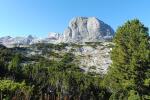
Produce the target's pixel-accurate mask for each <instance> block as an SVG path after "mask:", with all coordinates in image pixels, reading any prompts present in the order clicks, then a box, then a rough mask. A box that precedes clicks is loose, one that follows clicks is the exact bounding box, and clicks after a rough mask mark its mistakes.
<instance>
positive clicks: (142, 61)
mask: <svg viewBox="0 0 150 100" xmlns="http://www.w3.org/2000/svg"><path fill="white" fill-rule="evenodd" d="M148 39H149V35H148V28H147V27H145V26H144V25H143V24H142V23H141V22H140V21H139V20H137V19H134V20H131V21H128V22H126V23H125V24H124V25H123V26H121V27H119V28H118V29H117V31H116V35H115V37H114V40H113V42H114V44H115V47H114V48H113V50H112V53H111V59H112V65H111V67H110V69H109V71H108V75H107V77H106V80H107V83H108V85H109V86H110V88H111V91H112V92H113V95H112V97H114V98H116V95H118V97H117V98H122V99H123V98H126V97H127V96H129V95H130V93H131V91H135V93H137V94H139V97H140V98H141V99H143V98H144V97H145V95H146V96H147V97H148V95H150V94H149V92H150V90H149V88H150V44H149V40H148ZM119 93H120V95H119ZM137 94H135V95H136V96H137ZM132 95H133V94H132Z"/></svg>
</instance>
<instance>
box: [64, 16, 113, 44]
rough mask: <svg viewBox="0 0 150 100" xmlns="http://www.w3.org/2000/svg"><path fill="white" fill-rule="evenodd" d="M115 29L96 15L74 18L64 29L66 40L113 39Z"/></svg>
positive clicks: (92, 40) (94, 40) (74, 41)
mask: <svg viewBox="0 0 150 100" xmlns="http://www.w3.org/2000/svg"><path fill="white" fill-rule="evenodd" d="M113 35H114V30H113V29H112V28H111V27H110V26H109V25H107V24H105V23H104V22H103V21H100V20H99V19H97V18H95V17H89V18H87V17H76V18H73V19H72V20H71V21H70V23H69V26H68V28H67V29H66V30H65V31H64V39H63V41H64V42H73V43H78V42H97V41H105V40H107V39H111V38H112V37H113Z"/></svg>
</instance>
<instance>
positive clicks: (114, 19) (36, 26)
mask: <svg viewBox="0 0 150 100" xmlns="http://www.w3.org/2000/svg"><path fill="white" fill-rule="evenodd" d="M149 5H150V0H0V36H6V35H10V36H27V35H29V34H31V35H33V36H39V37H46V36H47V34H48V33H49V32H61V33H62V32H63V31H64V29H65V28H66V27H67V26H68V22H69V20H70V19H72V18H73V17H77V16H84V17H85V16H87V17H91V16H95V17H97V18H99V19H100V20H102V21H104V22H105V23H107V24H109V25H110V26H112V28H113V29H114V30H116V28H117V27H118V26H119V25H122V24H123V23H124V22H125V21H127V20H129V19H133V18H138V19H140V20H141V21H142V22H143V23H144V24H145V26H147V27H149V28H150V7H149Z"/></svg>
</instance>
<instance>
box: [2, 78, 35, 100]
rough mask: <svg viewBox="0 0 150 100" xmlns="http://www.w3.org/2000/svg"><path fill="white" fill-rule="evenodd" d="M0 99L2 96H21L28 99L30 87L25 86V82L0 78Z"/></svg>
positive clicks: (30, 92)
mask: <svg viewBox="0 0 150 100" xmlns="http://www.w3.org/2000/svg"><path fill="white" fill-rule="evenodd" d="M0 92H1V100H2V99H4V98H9V99H11V98H13V97H15V96H16V98H18V99H19V98H21V96H23V98H24V99H25V98H26V99H29V97H30V95H31V94H32V87H30V86H26V84H25V82H22V83H17V82H14V81H11V80H0Z"/></svg>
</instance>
